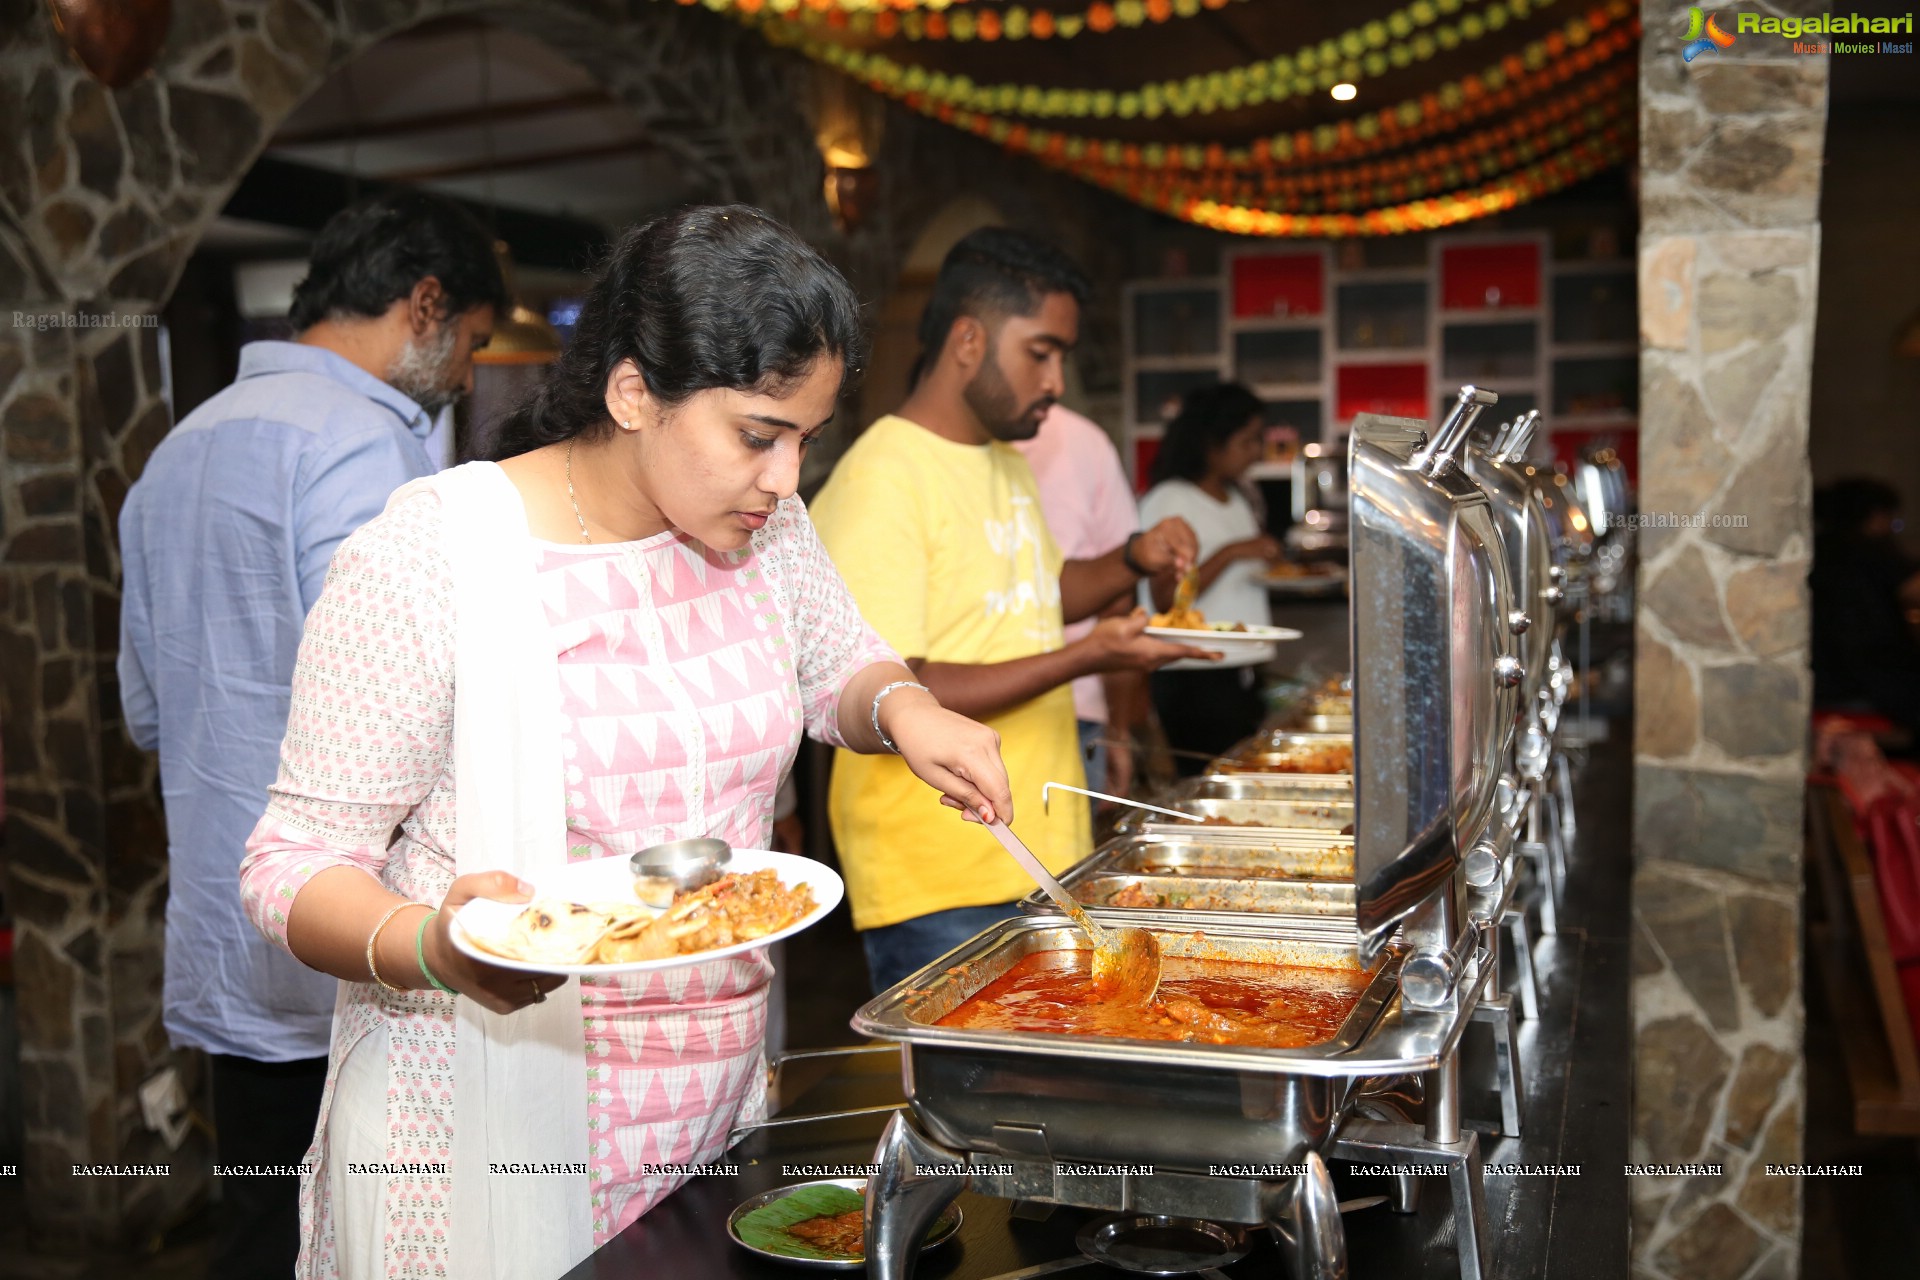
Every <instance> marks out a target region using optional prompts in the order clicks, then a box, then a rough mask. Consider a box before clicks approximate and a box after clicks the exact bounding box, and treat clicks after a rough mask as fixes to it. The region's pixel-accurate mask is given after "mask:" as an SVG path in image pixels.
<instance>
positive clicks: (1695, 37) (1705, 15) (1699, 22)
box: [1680, 7, 1733, 62]
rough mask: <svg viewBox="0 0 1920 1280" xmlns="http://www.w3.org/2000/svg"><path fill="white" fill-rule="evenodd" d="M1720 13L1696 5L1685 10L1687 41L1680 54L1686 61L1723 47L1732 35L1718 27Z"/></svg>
mask: <svg viewBox="0 0 1920 1280" xmlns="http://www.w3.org/2000/svg"><path fill="white" fill-rule="evenodd" d="M1719 17H1720V15H1719V14H1717V13H1712V12H1709V11H1707V10H1705V9H1701V8H1698V7H1694V8H1689V9H1688V10H1687V37H1686V39H1687V43H1686V47H1685V48H1683V49H1681V50H1680V56H1681V57H1682V58H1684V59H1685V60H1686V61H1688V62H1692V61H1693V60H1694V59H1695V58H1697V57H1699V56H1700V55H1701V54H1703V53H1707V52H1709V51H1710V50H1713V49H1724V48H1726V47H1727V46H1728V45H1730V44H1732V43H1733V37H1732V36H1730V35H1728V34H1727V33H1726V32H1725V31H1722V30H1721V29H1720V23H1719Z"/></svg>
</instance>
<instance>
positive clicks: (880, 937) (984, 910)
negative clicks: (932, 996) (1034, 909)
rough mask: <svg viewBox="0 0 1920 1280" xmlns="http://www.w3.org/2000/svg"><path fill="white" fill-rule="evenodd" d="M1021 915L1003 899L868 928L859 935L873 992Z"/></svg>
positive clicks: (882, 989)
mask: <svg viewBox="0 0 1920 1280" xmlns="http://www.w3.org/2000/svg"><path fill="white" fill-rule="evenodd" d="M1019 914H1020V908H1019V907H1017V906H1015V905H1014V904H1013V903H1011V902H1003V903H1000V904H998V905H996V906H990V907H953V908H951V909H950V910H947V911H935V912H932V913H930V914H928V915H924V916H915V917H914V918H913V919H911V920H902V921H901V922H900V923H899V924H890V925H885V926H883V927H881V928H878V929H868V930H867V931H866V932H864V933H862V934H861V935H860V941H861V944H862V945H864V946H865V947H866V949H867V973H868V975H869V976H870V977H871V978H872V980H873V991H874V994H875V995H878V994H879V993H880V992H882V991H885V990H886V989H887V988H888V987H891V986H893V985H894V984H895V983H897V982H901V981H904V980H905V979H906V978H907V977H909V976H911V975H912V974H913V973H915V972H917V971H918V970H920V969H921V968H923V967H925V966H926V965H929V964H931V963H933V962H934V961H935V960H938V959H939V958H940V957H941V956H943V955H945V954H947V952H949V951H951V950H953V949H954V948H955V947H957V946H959V945H960V944H961V943H963V942H965V941H967V939H969V938H971V937H973V936H974V935H975V934H976V933H979V932H981V931H982V930H984V929H986V928H987V927H988V926H989V925H995V924H998V923H1000V922H1001V921H1002V920H1005V919H1008V918H1009V917H1011V916H1017V915H1019Z"/></svg>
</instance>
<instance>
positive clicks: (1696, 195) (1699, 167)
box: [1632, 0, 1827, 1280]
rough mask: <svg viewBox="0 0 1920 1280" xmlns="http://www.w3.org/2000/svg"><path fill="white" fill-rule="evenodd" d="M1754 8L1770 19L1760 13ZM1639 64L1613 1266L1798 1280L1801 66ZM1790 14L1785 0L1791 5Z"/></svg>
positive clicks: (1811, 144) (1765, 60)
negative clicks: (1629, 913) (1636, 370)
mask: <svg viewBox="0 0 1920 1280" xmlns="http://www.w3.org/2000/svg"><path fill="white" fill-rule="evenodd" d="M1775 7H1776V8H1778V7H1779V6H1775ZM1686 10H1687V6H1686V5H1684V4H1678V3H1670V2H1669V0H1650V2H1649V3H1648V4H1647V5H1646V6H1645V7H1644V10H1643V21H1644V23H1645V26H1646V31H1647V37H1646V41H1645V44H1644V47H1643V52H1642V60H1641V75H1642V88H1641V143H1640V163H1641V175H1640V182H1641V240H1640V248H1639V255H1640V316H1641V344H1642V353H1641V400H1642V404H1643V409H1642V415H1641V424H1640V457H1641V463H1640V475H1641V492H1640V510H1641V511H1642V512H1643V513H1656V512H1674V513H1680V514H1685V515H1694V514H1698V513H1704V514H1705V515H1706V516H1708V517H1709V519H1710V520H1711V519H1713V518H1715V517H1719V518H1721V521H1722V522H1721V523H1720V524H1718V525H1717V526H1715V525H1712V524H1709V525H1708V526H1707V527H1690V528H1675V529H1660V530H1647V531H1644V532H1643V533H1642V534H1641V535H1640V538H1641V544H1640V553H1641V555H1640V569H1639V589H1640V590H1639V598H1640V603H1641V609H1640V614H1639V617H1638V620H1637V628H1636V645H1637V652H1636V663H1635V665H1636V691H1635V702H1636V705H1635V723H1636V732H1635V743H1634V748H1635V761H1636V768H1635V774H1634V789H1635V795H1634V851H1633V852H1634V859H1635V870H1634V920H1635V929H1634V953H1633V960H1634V963H1633V1015H1634V1026H1635V1032H1636V1045H1635V1055H1634V1056H1635V1074H1634V1128H1633V1158H1634V1159H1635V1160H1636V1161H1641V1162H1653V1163H1663V1164H1667V1163H1690V1164H1703V1165H1720V1166H1723V1172H1722V1173H1721V1174H1719V1175H1717V1176H1716V1175H1701V1176H1691V1177H1673V1178H1639V1179H1635V1180H1634V1181H1633V1184H1632V1192H1633V1231H1634V1243H1633V1249H1634V1263H1635V1274H1636V1276H1640V1277H1649V1278H1651V1277H1662V1278H1670V1280H1733V1278H1734V1277H1740V1276H1754V1277H1758V1276H1765V1277H1769V1278H1773V1277H1789V1276H1793V1275H1795V1274H1797V1273H1798V1270H1799V1261H1800V1251H1799V1234H1800V1186H1799V1182H1798V1181H1797V1180H1796V1179H1792V1178H1772V1177H1768V1176H1767V1175H1766V1174H1765V1172H1764V1169H1763V1165H1764V1164H1766V1163H1768V1162H1773V1163H1782V1162H1791V1161H1793V1160H1795V1159H1797V1158H1798V1155H1799V1151H1800V1136H1801V1116H1802V1094H1803V1082H1802V1072H1801V1055H1800V1047H1801V1041H1802V1037H1803V1029H1802V1011H1801V998H1800V987H1799V984H1800V954H1799V921H1800V858H1801V844H1802V825H1801V822H1802V819H1801V809H1802V800H1803V795H1802V792H1803V786H1802V778H1803V775H1804V772H1805V767H1806V762H1805V741H1806V734H1807V718H1806V717H1807V707H1808V698H1809V685H1810V681H1809V677H1808V670H1807V587H1806V575H1807V568H1808V562H1809V553H1810V550H1811V545H1810V527H1809V525H1810V518H1809V517H1810V513H1809V503H1810V482H1809V470H1808V463H1807V420H1808V384H1809V375H1810V370H1811V363H1812V332H1813V320H1814V300H1815V286H1816V279H1815V277H1816V268H1817V265H1818V262H1819V247H1820V243H1819V237H1820V228H1819V223H1818V210H1819V196H1820V165H1821V153H1822V144H1823V140H1824V129H1825V122H1826V89H1827V62H1826V59H1825V58H1823V57H1796V56H1794V55H1793V54H1792V53H1791V51H1790V50H1791V44H1790V42H1785V41H1779V40H1775V39H1772V38H1769V37H1760V36H1754V37H1751V38H1749V37H1742V38H1740V39H1739V40H1738V41H1737V42H1736V43H1735V44H1734V45H1733V46H1732V47H1731V48H1729V49H1725V50H1716V51H1713V52H1710V53H1707V54H1704V55H1702V56H1701V57H1700V58H1699V59H1698V60H1697V61H1696V62H1695V63H1693V64H1692V65H1691V66H1686V65H1683V63H1682V61H1681V58H1680V55H1679V49H1680V44H1681V40H1680V38H1679V37H1680V33H1681V32H1682V31H1683V30H1684V29H1685V27H1686V19H1687V14H1686ZM1803 10H1804V11H1807V12H1811V11H1813V10H1812V9H1810V8H1808V7H1807V6H1796V7H1795V10H1794V11H1803Z"/></svg>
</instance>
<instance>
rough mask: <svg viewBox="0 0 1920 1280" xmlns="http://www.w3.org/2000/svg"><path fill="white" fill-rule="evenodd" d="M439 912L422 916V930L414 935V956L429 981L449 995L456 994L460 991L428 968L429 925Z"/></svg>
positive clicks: (436, 988) (422, 975) (437, 989)
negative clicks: (435, 975)
mask: <svg viewBox="0 0 1920 1280" xmlns="http://www.w3.org/2000/svg"><path fill="white" fill-rule="evenodd" d="M439 914H440V913H439V912H438V911H429V912H427V914H426V915H425V916H422V917H421V919H420V931H419V932H418V933H416V934H414V935H413V958H414V959H415V960H416V961H418V962H419V964H420V976H421V977H423V978H425V979H426V980H427V981H428V982H431V983H432V984H433V986H434V989H435V990H436V991H444V992H446V993H447V994H448V995H455V994H458V993H457V992H455V991H454V989H453V988H452V987H450V986H448V985H447V984H446V983H444V982H442V981H440V979H438V978H436V977H434V976H433V970H431V969H429V968H427V926H428V925H430V924H432V923H433V918H434V917H435V916H437V915H439Z"/></svg>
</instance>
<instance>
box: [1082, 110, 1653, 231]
mask: <svg viewBox="0 0 1920 1280" xmlns="http://www.w3.org/2000/svg"><path fill="white" fill-rule="evenodd" d="M1636 102H1637V98H1636V96H1635V95H1634V94H1632V93H1624V94H1623V93H1618V92H1616V93H1614V94H1613V95H1612V96H1611V97H1603V98H1599V99H1597V100H1589V101H1571V100H1570V101H1567V102H1564V103H1561V104H1556V107H1555V109H1554V111H1553V112H1552V114H1551V115H1550V116H1549V117H1548V118H1547V119H1546V120H1545V121H1544V122H1534V121H1518V120H1515V121H1508V122H1506V123H1503V124H1501V125H1498V126H1496V127H1495V128H1492V129H1488V130H1484V131H1482V132H1481V133H1479V134H1476V135H1474V136H1473V137H1472V138H1470V139H1461V140H1460V141H1458V142H1449V143H1444V144H1442V145H1441V146H1438V147H1434V148H1431V149H1429V150H1427V151H1423V152H1420V153H1417V154H1411V155H1405V156H1396V157H1393V158H1392V159H1389V160H1386V161H1382V162H1379V163H1375V164H1366V165H1359V166H1354V167H1350V168H1338V169H1326V170H1321V171H1318V172H1314V173H1309V174H1289V175H1284V176H1283V175H1280V174H1267V175H1265V176H1264V177H1261V178H1251V179H1250V178H1242V177H1238V176H1236V175H1233V174H1229V173H1207V174H1200V175H1186V174H1179V173H1175V174H1167V175H1164V180H1165V181H1170V182H1177V183H1180V184H1182V185H1183V187H1184V189H1186V190H1188V191H1189V192H1191V193H1192V194H1193V195H1195V196H1196V197H1200V198H1206V199H1211V200H1218V201H1221V202H1224V203H1230V204H1245V205H1248V206H1251V207H1258V208H1265V209H1277V210H1282V211H1286V212H1294V213H1298V212H1312V211H1315V210H1317V209H1318V208H1319V207H1320V206H1321V205H1322V204H1325V203H1331V204H1333V205H1334V206H1335V207H1341V208H1352V207H1353V206H1354V205H1355V204H1357V203H1359V202H1360V199H1361V193H1365V194H1366V197H1367V198H1368V199H1369V200H1370V201H1371V202H1372V203H1375V204H1383V205H1384V204H1391V203H1395V202H1398V201H1404V200H1408V199H1414V198H1418V197H1422V196H1426V195H1428V194H1430V193H1432V192H1434V191H1442V190H1448V189H1451V188H1454V187H1459V186H1461V185H1463V184H1464V183H1467V182H1472V181H1477V180H1480V179H1485V178H1491V177H1493V176H1494V175H1495V174H1497V173H1500V172H1502V171H1505V170H1508V169H1514V168H1518V167H1520V166H1522V165H1525V164H1529V163H1531V162H1533V161H1535V160H1537V159H1539V158H1540V157H1541V156H1543V155H1547V154H1550V153H1551V152H1553V151H1556V150H1558V149H1561V148H1564V147H1566V146H1567V145H1569V143H1571V142H1572V141H1573V140H1574V139H1576V138H1579V137H1582V136H1584V135H1587V134H1590V133H1596V132H1599V131H1602V130H1604V129H1605V128H1606V127H1607V126H1609V125H1611V124H1613V123H1614V122H1615V121H1618V120H1620V119H1621V118H1622V117H1626V116H1629V115H1631V113H1632V112H1633V110H1634V107H1635V105H1636ZM1054 167H1056V168H1059V169H1061V170H1063V171H1064V172H1067V173H1070V174H1072V175H1073V176H1075V177H1077V178H1081V179H1083V180H1085V181H1088V182H1093V183H1096V184H1097V185H1100V186H1105V187H1109V188H1111V187H1112V186H1113V185H1114V184H1115V183H1121V184H1124V183H1125V182H1126V181H1127V180H1128V179H1130V178H1134V177H1142V178H1146V179H1148V180H1152V179H1153V178H1154V177H1155V176H1156V175H1154V174H1152V173H1149V172H1143V171H1139V170H1129V169H1123V168H1116V167H1113V166H1109V165H1103V164H1097V163H1096V164H1086V163H1073V162H1064V163H1057V164H1055V166H1054Z"/></svg>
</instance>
